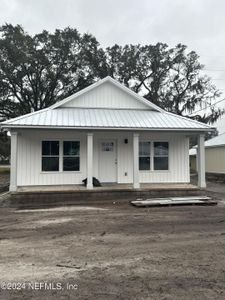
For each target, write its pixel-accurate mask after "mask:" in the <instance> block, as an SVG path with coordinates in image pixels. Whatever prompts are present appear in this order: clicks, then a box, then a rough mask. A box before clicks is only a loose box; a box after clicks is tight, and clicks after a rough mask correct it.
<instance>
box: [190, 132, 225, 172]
mask: <svg viewBox="0 0 225 300" xmlns="http://www.w3.org/2000/svg"><path fill="white" fill-rule="evenodd" d="M189 155H190V162H191V169H192V170H193V171H197V168H196V160H197V159H196V155H197V147H193V148H192V149H190V151H189ZM205 169H206V173H212V174H225V133H222V134H220V135H218V136H216V137H214V138H212V139H210V140H208V141H206V142H205Z"/></svg>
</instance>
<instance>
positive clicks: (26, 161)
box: [17, 130, 190, 186]
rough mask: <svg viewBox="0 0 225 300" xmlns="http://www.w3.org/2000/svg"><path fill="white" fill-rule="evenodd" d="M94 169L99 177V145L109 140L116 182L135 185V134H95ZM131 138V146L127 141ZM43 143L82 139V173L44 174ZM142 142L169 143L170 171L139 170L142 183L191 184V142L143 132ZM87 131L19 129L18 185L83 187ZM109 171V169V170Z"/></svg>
mask: <svg viewBox="0 0 225 300" xmlns="http://www.w3.org/2000/svg"><path fill="white" fill-rule="evenodd" d="M93 133H94V135H93V139H94V150H93V151H94V153H93V162H94V166H93V170H94V174H93V175H94V176H95V177H96V178H98V177H99V161H100V159H99V155H100V151H99V143H100V141H102V140H104V139H107V140H110V139H111V140H113V141H116V146H117V149H116V153H117V165H116V172H117V175H116V177H117V178H116V182H117V183H132V182H133V142H132V138H133V133H132V132H122V131H121V132H107V135H106V133H105V132H94V131H93ZM125 139H128V143H127V144H126V143H125V142H124V140H125ZM42 140H79V141H80V171H79V172H42V171H41V142H42ZM139 140H140V141H142V140H143V141H144V140H148V141H168V142H169V170H168V171H140V172H139V176H140V182H141V183H170V182H171V183H172V182H173V183H174V182H177V183H186V182H189V179H190V176H189V153H188V149H189V147H188V144H189V139H188V138H187V137H186V136H185V135H182V134H175V133H171V134H169V133H167V134H165V133H147V132H146V133H140V137H139ZM86 142H87V137H86V132H82V131H76V130H69V131H68V130H35V131H34V130H20V131H19V134H18V152H17V155H18V162H17V164H18V165H17V166H18V173H17V184H18V186H32V185H66V184H68V185H70V184H82V180H83V179H84V178H86V177H87V173H86V153H87V149H86ZM109 172H110V170H109Z"/></svg>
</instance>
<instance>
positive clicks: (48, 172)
mask: <svg viewBox="0 0 225 300" xmlns="http://www.w3.org/2000/svg"><path fill="white" fill-rule="evenodd" d="M65 173H66V174H67V173H69V174H71V173H75V174H78V173H82V172H81V171H41V172H40V174H65Z"/></svg>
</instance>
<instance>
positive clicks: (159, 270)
mask: <svg viewBox="0 0 225 300" xmlns="http://www.w3.org/2000/svg"><path fill="white" fill-rule="evenodd" d="M0 249H1V252H0V276H1V282H0V284H1V289H0V299H1V300H13V299H16V300H18V299H24V300H30V299H35V300H40V299H41V300H42V299H48V300H51V299H104V300H105V299H126V300H127V299H138V300H141V299H173V300H174V299H179V300H180V299H192V300H193V299H210V300H212V299H225V203H223V202H220V203H219V205H218V206H204V207H200V206H190V207H179V208H177V207H163V208H151V209H148V208H135V207H132V206H130V205H129V204H125V203H123V204H115V205H114V204H108V205H104V206H98V207H95V206H91V207H81V206H72V207H58V208H49V209H40V210H14V209H9V208H1V209H0ZM46 283H47V285H46ZM13 284H14V285H13ZM35 284H36V285H35ZM44 285H45V286H44ZM6 287H7V288H8V289H6ZM15 287H16V288H17V289H16V290H13V289H11V288H15ZM50 287H51V289H50ZM19 288H21V289H19Z"/></svg>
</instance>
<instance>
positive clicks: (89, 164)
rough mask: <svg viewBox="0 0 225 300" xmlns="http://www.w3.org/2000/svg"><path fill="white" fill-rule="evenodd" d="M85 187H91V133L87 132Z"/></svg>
mask: <svg viewBox="0 0 225 300" xmlns="http://www.w3.org/2000/svg"><path fill="white" fill-rule="evenodd" d="M87 189H93V133H87Z"/></svg>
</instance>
